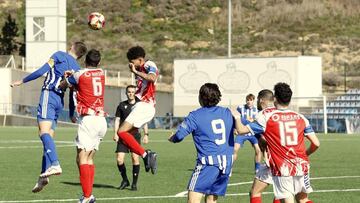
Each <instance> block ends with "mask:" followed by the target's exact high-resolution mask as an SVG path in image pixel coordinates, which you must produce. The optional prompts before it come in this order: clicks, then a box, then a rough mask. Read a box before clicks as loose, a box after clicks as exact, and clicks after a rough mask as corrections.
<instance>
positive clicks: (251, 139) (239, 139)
mask: <svg viewBox="0 0 360 203" xmlns="http://www.w3.org/2000/svg"><path fill="white" fill-rule="evenodd" d="M246 140H248V141H249V142H251V144H252V145H254V144H258V139H257V138H256V137H255V136H253V135H251V136H247V135H246V136H245V135H237V136H235V143H238V144H240V146H241V147H243V146H244V142H245V141H246Z"/></svg>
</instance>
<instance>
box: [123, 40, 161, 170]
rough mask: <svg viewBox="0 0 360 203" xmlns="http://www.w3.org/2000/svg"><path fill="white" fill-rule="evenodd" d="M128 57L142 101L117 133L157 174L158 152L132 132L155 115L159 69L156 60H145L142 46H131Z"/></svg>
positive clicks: (146, 166)
mask: <svg viewBox="0 0 360 203" xmlns="http://www.w3.org/2000/svg"><path fill="white" fill-rule="evenodd" d="M127 58H128V60H129V68H130V71H131V72H132V73H134V74H135V78H136V84H137V91H136V93H135V95H136V97H137V98H139V99H140V102H138V103H136V104H135V106H134V108H133V110H132V111H131V113H130V114H129V116H128V117H127V118H126V119H125V121H124V122H123V123H122V124H121V125H120V127H119V129H118V131H117V135H118V136H119V139H121V140H122V142H123V143H124V144H125V145H126V146H127V147H128V148H129V149H130V150H131V151H132V152H134V153H136V154H137V155H139V156H141V157H142V158H143V160H144V165H145V171H146V172H149V171H150V169H151V173H152V174H155V173H156V170H157V160H156V158H157V154H156V153H155V152H152V151H150V150H145V149H144V148H143V147H141V145H140V144H139V143H138V142H137V141H136V139H135V138H134V136H133V135H132V134H134V133H135V132H137V131H138V129H139V128H141V127H142V126H143V125H145V124H146V123H147V122H149V121H151V119H153V118H154V116H155V83H156V80H157V78H158V76H159V71H158V68H157V66H156V64H155V63H154V62H152V61H150V60H145V50H144V49H143V48H142V47H140V46H135V47H131V48H130V49H129V50H128V52H127Z"/></svg>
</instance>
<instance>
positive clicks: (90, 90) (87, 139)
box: [66, 49, 107, 203]
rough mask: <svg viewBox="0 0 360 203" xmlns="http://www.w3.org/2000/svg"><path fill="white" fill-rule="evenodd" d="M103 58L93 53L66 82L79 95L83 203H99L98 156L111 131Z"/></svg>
mask: <svg viewBox="0 0 360 203" xmlns="http://www.w3.org/2000/svg"><path fill="white" fill-rule="evenodd" d="M100 60H101V54H100V52H99V51H97V50H95V49H91V50H90V51H89V52H88V53H87V54H86V58H85V65H86V68H85V69H83V70H80V71H77V72H74V73H69V72H67V76H68V77H67V78H66V81H67V82H68V84H69V85H71V86H74V87H75V89H76V91H77V94H76V98H77V107H76V109H77V113H78V115H79V127H78V132H77V136H76V139H75V143H76V149H77V155H76V162H77V165H78V168H79V174H80V183H81V188H82V191H83V195H82V196H81V198H80V201H79V202H80V203H85V202H89V203H92V202H95V197H94V195H92V189H93V184H94V176H95V164H94V156H95V152H96V151H98V150H99V145H100V142H101V140H102V139H103V137H104V136H105V134H106V131H107V122H106V119H105V116H106V113H105V112H104V90H105V74H104V71H103V70H102V69H101V68H98V65H99V63H100Z"/></svg>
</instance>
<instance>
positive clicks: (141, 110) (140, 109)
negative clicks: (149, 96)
mask: <svg viewBox="0 0 360 203" xmlns="http://www.w3.org/2000/svg"><path fill="white" fill-rule="evenodd" d="M154 116H155V107H154V104H150V103H146V102H138V103H136V104H135V105H134V106H133V109H132V111H131V112H130V114H129V115H128V117H127V118H126V119H125V121H126V122H128V123H130V124H132V125H133V126H134V127H135V128H141V127H142V126H143V125H145V124H146V123H147V122H149V121H151V119H153V118H154Z"/></svg>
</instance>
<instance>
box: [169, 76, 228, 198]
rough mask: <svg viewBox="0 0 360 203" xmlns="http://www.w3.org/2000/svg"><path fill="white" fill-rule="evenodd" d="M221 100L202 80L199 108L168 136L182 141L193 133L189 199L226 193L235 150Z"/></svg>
mask: <svg viewBox="0 0 360 203" xmlns="http://www.w3.org/2000/svg"><path fill="white" fill-rule="evenodd" d="M220 100H221V92H220V90H219V87H218V86H217V85H216V84H213V83H205V84H204V85H202V86H201V88H200V91H199V103H200V105H201V108H199V109H197V110H195V111H192V112H190V113H189V115H188V116H187V117H186V118H185V120H184V121H183V122H182V124H181V125H180V126H179V127H178V129H177V131H176V133H175V134H174V135H172V136H170V137H169V141H170V142H174V143H177V142H181V141H182V140H183V139H184V138H185V137H186V136H187V135H189V134H190V133H192V136H193V140H194V143H195V147H196V151H197V159H196V167H195V169H194V172H193V174H192V176H191V178H190V181H189V184H188V203H200V202H201V198H202V196H203V195H205V196H206V202H207V203H215V202H216V201H217V198H218V196H223V195H225V192H226V188H227V184H228V181H229V175H230V172H231V168H232V162H233V160H232V155H233V152H234V134H233V132H234V118H233V117H232V114H231V111H230V110H229V109H227V108H223V107H220V106H217V104H218V103H219V102H220Z"/></svg>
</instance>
